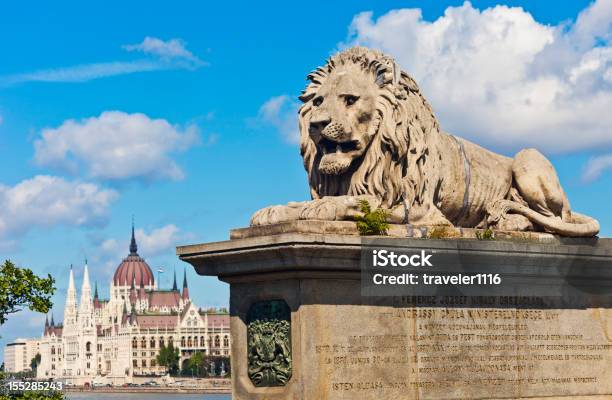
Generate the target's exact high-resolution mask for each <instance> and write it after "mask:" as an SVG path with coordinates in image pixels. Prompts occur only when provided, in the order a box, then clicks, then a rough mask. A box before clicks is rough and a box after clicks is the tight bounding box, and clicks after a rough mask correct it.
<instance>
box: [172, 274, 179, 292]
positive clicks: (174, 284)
mask: <svg viewBox="0 0 612 400" xmlns="http://www.w3.org/2000/svg"><path fill="white" fill-rule="evenodd" d="M172 290H173V291H175V292H178V286H177V285H176V269H175V270H174V283H173V284H172Z"/></svg>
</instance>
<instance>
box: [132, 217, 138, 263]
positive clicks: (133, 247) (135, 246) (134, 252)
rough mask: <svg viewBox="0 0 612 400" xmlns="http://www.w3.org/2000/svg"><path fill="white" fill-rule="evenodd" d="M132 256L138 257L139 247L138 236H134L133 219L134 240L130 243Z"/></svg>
mask: <svg viewBox="0 0 612 400" xmlns="http://www.w3.org/2000/svg"><path fill="white" fill-rule="evenodd" d="M130 255H131V256H137V255H138V246H137V245H136V236H135V235H134V219H132V240H131V241H130Z"/></svg>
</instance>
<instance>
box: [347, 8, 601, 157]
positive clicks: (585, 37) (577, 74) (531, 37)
mask: <svg viewBox="0 0 612 400" xmlns="http://www.w3.org/2000/svg"><path fill="white" fill-rule="evenodd" d="M611 22H612V1H610V0H598V1H596V2H594V3H592V4H591V5H590V6H589V7H587V8H586V9H585V10H583V11H582V12H581V13H580V15H579V16H578V18H577V20H576V22H575V23H573V24H570V25H566V24H560V25H557V26H550V25H545V24H542V23H539V22H538V21H536V20H534V18H533V17H532V16H531V15H530V14H529V13H528V12H526V11H524V10H523V9H522V8H515V7H507V6H495V7H492V8H487V9H485V10H482V11H481V10H478V9H476V8H474V7H473V6H472V5H471V4H470V3H469V2H466V3H464V4H463V5H462V6H459V7H449V8H447V9H446V10H445V12H444V15H442V16H440V17H439V18H438V19H436V20H435V21H426V20H424V19H423V17H422V14H421V10H420V9H400V10H392V11H390V12H388V13H386V14H384V15H382V16H380V17H379V18H376V19H375V18H374V17H373V14H372V13H371V12H365V13H361V14H358V15H356V16H355V17H354V19H353V21H352V24H351V26H350V34H349V38H348V40H347V41H346V42H345V43H342V44H341V47H346V46H350V45H365V46H369V47H374V48H379V49H381V50H382V51H384V52H387V53H389V54H391V55H393V56H394V57H395V58H396V60H397V61H398V62H399V63H400V64H401V65H402V67H403V69H405V70H406V71H407V72H408V73H410V74H411V75H413V76H414V77H415V78H416V79H417V81H418V83H419V85H420V86H421V89H422V91H423V93H424V95H425V96H426V98H428V99H429V100H430V102H431V104H432V106H433V108H434V111H435V112H436V114H437V115H438V117H439V119H440V121H441V126H442V128H443V129H444V130H447V131H449V132H451V133H455V134H459V135H461V136H464V137H466V138H470V139H474V140H476V141H477V142H479V143H484V144H487V145H492V146H494V147H496V148H498V149H503V150H507V151H514V150H517V149H518V148H520V147H526V146H537V147H538V148H540V149H543V150H544V151H547V152H553V153H554V152H557V153H562V152H571V151H578V150H590V149H600V148H602V147H604V148H605V147H610V146H612V132H611V130H612V113H611V112H610V110H612V47H611V45H610V39H611V32H612V25H611Z"/></svg>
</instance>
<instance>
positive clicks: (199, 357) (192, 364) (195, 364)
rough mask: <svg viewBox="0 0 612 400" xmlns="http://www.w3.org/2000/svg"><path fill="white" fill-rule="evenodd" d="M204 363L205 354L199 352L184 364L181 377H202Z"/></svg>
mask: <svg viewBox="0 0 612 400" xmlns="http://www.w3.org/2000/svg"><path fill="white" fill-rule="evenodd" d="M203 363H204V354H202V352H200V351H197V352H195V353H194V354H192V355H191V357H189V358H188V359H187V360H185V361H184V362H183V368H182V371H181V375H184V376H201V373H202V365H203Z"/></svg>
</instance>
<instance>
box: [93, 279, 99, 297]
mask: <svg viewBox="0 0 612 400" xmlns="http://www.w3.org/2000/svg"><path fill="white" fill-rule="evenodd" d="M95 287H96V288H95V289H94V300H98V281H96V283H95Z"/></svg>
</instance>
